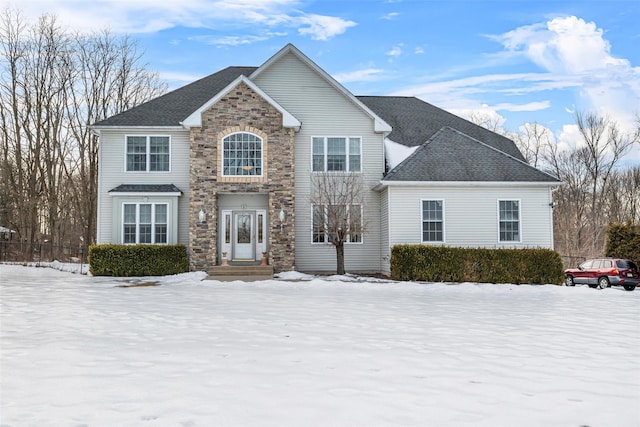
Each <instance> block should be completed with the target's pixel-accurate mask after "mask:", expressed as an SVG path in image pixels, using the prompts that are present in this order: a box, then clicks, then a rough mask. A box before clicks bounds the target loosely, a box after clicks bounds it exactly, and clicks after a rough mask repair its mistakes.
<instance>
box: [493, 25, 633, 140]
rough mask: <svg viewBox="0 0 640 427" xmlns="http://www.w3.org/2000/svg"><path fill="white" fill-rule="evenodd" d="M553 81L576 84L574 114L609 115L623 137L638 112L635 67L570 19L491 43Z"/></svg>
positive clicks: (598, 32) (595, 32)
mask: <svg viewBox="0 0 640 427" xmlns="http://www.w3.org/2000/svg"><path fill="white" fill-rule="evenodd" d="M494 39H495V40H497V41H499V42H500V43H501V44H502V45H503V46H504V47H505V49H507V51H508V52H510V53H515V54H519V55H521V56H523V57H525V58H527V59H528V60H530V61H532V62H533V63H535V64H536V65H538V66H539V67H541V68H543V69H544V70H546V71H547V72H549V73H551V74H553V75H554V76H564V79H566V80H567V81H571V80H572V81H574V82H577V83H579V85H580V91H579V92H578V96H579V98H580V99H579V100H578V101H579V102H577V103H576V104H577V105H578V108H579V109H584V110H589V111H595V112H598V113H599V114H603V115H605V114H608V115H609V116H611V117H612V118H613V119H614V120H616V121H617V122H618V123H619V124H620V126H621V127H622V128H624V129H626V130H627V131H629V130H630V129H632V124H633V115H634V113H636V112H638V110H639V109H640V102H639V101H638V100H639V99H640V67H634V66H632V65H631V63H630V62H629V61H628V60H627V59H623V58H616V57H614V56H613V55H612V54H611V45H610V43H609V41H607V40H606V39H605V38H604V31H603V30H602V29H600V28H597V26H596V24H595V23H594V22H585V21H584V20H583V19H580V18H577V17H575V16H569V17H561V18H554V19H552V20H550V21H548V22H546V23H544V24H543V23H539V24H534V25H528V26H524V27H520V28H517V29H515V30H513V31H509V32H507V33H505V34H502V35H500V36H496V37H494Z"/></svg>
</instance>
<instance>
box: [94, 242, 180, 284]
mask: <svg viewBox="0 0 640 427" xmlns="http://www.w3.org/2000/svg"><path fill="white" fill-rule="evenodd" d="M89 271H90V272H91V274H92V275H94V276H119V277H130V276H165V275H170V274H178V273H184V272H186V271H189V262H188V260H187V248H186V247H185V246H184V245H93V246H91V247H90V248H89Z"/></svg>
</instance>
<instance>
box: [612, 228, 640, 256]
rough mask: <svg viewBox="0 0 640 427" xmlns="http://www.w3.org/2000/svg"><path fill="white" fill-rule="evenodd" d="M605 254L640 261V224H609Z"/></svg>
mask: <svg viewBox="0 0 640 427" xmlns="http://www.w3.org/2000/svg"><path fill="white" fill-rule="evenodd" d="M605 256H608V257H612V258H625V259H630V260H632V261H635V262H636V264H637V263H638V262H640V225H633V224H631V223H627V224H619V223H611V224H609V228H608V229H607V246H606V248H605Z"/></svg>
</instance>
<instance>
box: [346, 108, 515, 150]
mask: <svg viewBox="0 0 640 427" xmlns="http://www.w3.org/2000/svg"><path fill="white" fill-rule="evenodd" d="M357 98H358V99H359V100H360V101H361V102H362V103H364V104H365V105H366V106H367V107H369V108H370V109H371V110H373V112H375V113H376V114H377V115H378V116H380V117H381V118H382V119H383V120H384V121H385V122H387V123H389V124H390V125H391V127H392V128H393V131H392V132H391V133H390V134H389V135H388V136H387V138H389V139H390V140H392V141H393V142H397V143H399V144H402V145H406V146H408V147H415V146H418V145H422V144H424V142H425V141H427V140H428V139H429V138H431V137H432V136H433V135H434V134H435V133H436V132H438V131H439V130H440V129H442V128H443V127H444V126H449V127H451V128H453V129H457V130H459V131H460V132H462V133H465V134H467V135H469V136H471V137H473V138H475V139H477V140H479V141H482V142H484V143H485V144H488V145H490V146H492V147H493V148H496V149H498V150H500V151H504V152H505V153H507V154H510V155H511V156H513V157H515V158H517V159H520V160H524V157H523V156H522V153H520V150H518V148H517V147H516V145H515V144H514V143H513V141H511V140H510V139H509V138H506V137H504V136H502V135H499V134H497V133H495V132H492V131H490V130H488V129H485V128H483V127H482V126H478V125H476V124H474V123H471V122H470V121H468V120H465V119H463V118H462V117H458V116H456V115H455V114H451V113H449V112H447V111H445V110H443V109H441V108H438V107H436V106H434V105H431V104H429V103H427V102H424V101H422V100H421V99H418V98H415V97H404V96H358V97H357Z"/></svg>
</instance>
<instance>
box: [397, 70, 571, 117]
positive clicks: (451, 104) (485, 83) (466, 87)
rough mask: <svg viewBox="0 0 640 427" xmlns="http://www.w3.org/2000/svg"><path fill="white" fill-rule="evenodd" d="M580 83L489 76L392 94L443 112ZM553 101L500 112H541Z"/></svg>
mask: <svg viewBox="0 0 640 427" xmlns="http://www.w3.org/2000/svg"><path fill="white" fill-rule="evenodd" d="M579 84H580V83H579V82H576V81H572V80H571V79H565V78H564V77H556V76H553V75H552V74H548V73H547V74H545V73H516V74H487V75H482V76H471V77H464V78H460V79H455V80H448V81H446V80H445V81H436V82H429V83H425V84H422V85H416V86H412V87H407V88H404V89H401V90H398V91H395V92H394V93H392V95H396V96H417V97H420V98H424V99H425V100H428V102H430V103H433V104H435V105H438V106H440V107H443V108H448V109H451V108H456V109H476V108H479V107H480V105H481V101H478V99H482V98H483V97H484V95H485V94H495V93H504V94H505V95H514V94H518V95H519V94H523V93H527V92H529V91H533V88H537V90H536V91H543V90H550V89H557V88H567V87H575V86H579ZM549 106H550V104H549V101H547V100H544V101H531V102H524V103H522V104H515V103H502V104H499V106H496V109H503V110H509V111H538V110H541V109H545V108H548V107H549Z"/></svg>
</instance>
